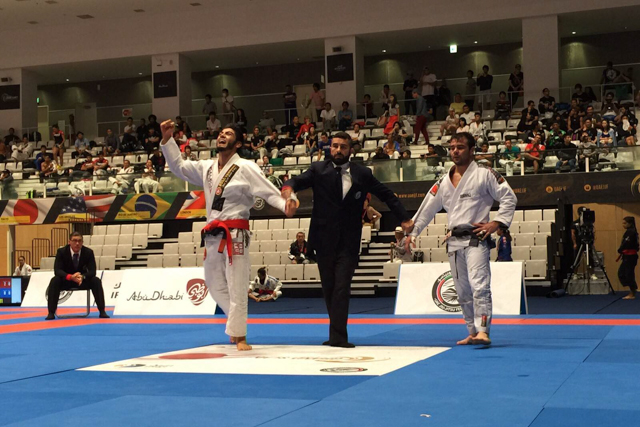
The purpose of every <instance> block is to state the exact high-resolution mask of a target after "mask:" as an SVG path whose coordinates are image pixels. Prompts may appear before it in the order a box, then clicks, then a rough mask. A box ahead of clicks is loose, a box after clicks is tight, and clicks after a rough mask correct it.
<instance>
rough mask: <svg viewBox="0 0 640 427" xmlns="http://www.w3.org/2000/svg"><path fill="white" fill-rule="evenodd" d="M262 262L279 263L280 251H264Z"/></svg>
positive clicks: (268, 263) (267, 263)
mask: <svg viewBox="0 0 640 427" xmlns="http://www.w3.org/2000/svg"><path fill="white" fill-rule="evenodd" d="M263 256H264V264H265V265H279V264H280V252H264V253H263Z"/></svg>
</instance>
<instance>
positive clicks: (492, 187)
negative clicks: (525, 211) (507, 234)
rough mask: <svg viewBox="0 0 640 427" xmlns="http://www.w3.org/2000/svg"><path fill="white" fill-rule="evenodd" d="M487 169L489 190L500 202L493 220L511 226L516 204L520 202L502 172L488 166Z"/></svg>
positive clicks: (486, 175) (486, 179) (486, 180)
mask: <svg viewBox="0 0 640 427" xmlns="http://www.w3.org/2000/svg"><path fill="white" fill-rule="evenodd" d="M486 171H487V173H486V174H485V184H486V188H487V191H488V192H489V194H490V195H491V197H493V200H495V201H497V202H498V203H499V204H500V206H499V207H498V214H497V215H496V217H495V218H494V219H493V220H494V221H498V222H499V223H502V224H504V225H505V226H507V227H510V226H511V221H513V214H514V212H515V210H516V204H517V203H518V198H517V197H516V193H514V192H513V190H512V189H511V186H510V185H509V183H508V182H507V180H506V179H504V177H503V176H502V175H500V173H498V172H496V171H495V170H493V169H490V168H487V169H486Z"/></svg>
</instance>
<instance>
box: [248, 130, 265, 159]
mask: <svg viewBox="0 0 640 427" xmlns="http://www.w3.org/2000/svg"><path fill="white" fill-rule="evenodd" d="M250 144H251V150H252V151H255V152H257V153H259V155H260V157H261V158H262V157H266V156H267V149H266V148H265V142H264V137H263V136H262V135H260V127H259V126H254V127H253V133H252V134H251V139H250Z"/></svg>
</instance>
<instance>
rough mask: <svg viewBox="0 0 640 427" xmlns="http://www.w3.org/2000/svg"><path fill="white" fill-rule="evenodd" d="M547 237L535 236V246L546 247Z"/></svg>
mask: <svg viewBox="0 0 640 427" xmlns="http://www.w3.org/2000/svg"><path fill="white" fill-rule="evenodd" d="M548 237H549V236H548V235H547V234H540V233H538V234H536V235H535V246H547V238H548Z"/></svg>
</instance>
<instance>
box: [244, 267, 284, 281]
mask: <svg viewBox="0 0 640 427" xmlns="http://www.w3.org/2000/svg"><path fill="white" fill-rule="evenodd" d="M267 274H269V275H270V276H273V277H275V278H276V279H278V280H284V278H285V266H284V265H269V266H267ZM252 279H253V277H252Z"/></svg>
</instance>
